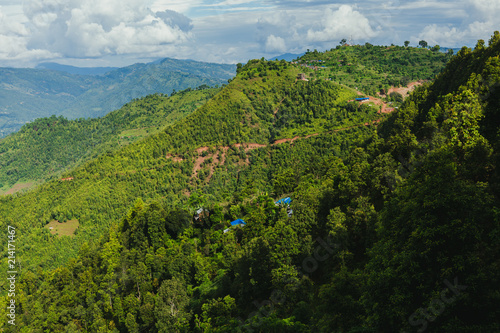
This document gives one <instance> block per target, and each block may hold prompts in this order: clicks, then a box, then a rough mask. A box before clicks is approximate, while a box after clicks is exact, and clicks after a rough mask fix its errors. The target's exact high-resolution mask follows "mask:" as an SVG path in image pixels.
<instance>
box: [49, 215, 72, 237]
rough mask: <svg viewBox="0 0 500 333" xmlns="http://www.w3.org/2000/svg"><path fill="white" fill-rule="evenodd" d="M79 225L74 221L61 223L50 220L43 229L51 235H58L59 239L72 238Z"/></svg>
mask: <svg viewBox="0 0 500 333" xmlns="http://www.w3.org/2000/svg"><path fill="white" fill-rule="evenodd" d="M79 225H80V223H79V222H78V220H76V219H74V220H68V221H66V222H63V223H61V222H59V221H58V220H52V221H50V222H49V223H48V224H47V225H46V226H45V227H44V228H47V229H49V230H50V233H51V234H52V235H58V236H59V237H61V236H70V237H72V236H73V235H74V234H75V231H76V229H78V226H79Z"/></svg>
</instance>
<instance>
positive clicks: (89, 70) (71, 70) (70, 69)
mask: <svg viewBox="0 0 500 333" xmlns="http://www.w3.org/2000/svg"><path fill="white" fill-rule="evenodd" d="M35 68H36V69H51V70H54V71H60V72H65V73H68V74H77V75H102V74H105V73H107V72H110V71H112V70H115V69H118V68H119V67H76V66H69V65H61V64H58V63H55V62H43V63H41V64H38V66H36V67H35Z"/></svg>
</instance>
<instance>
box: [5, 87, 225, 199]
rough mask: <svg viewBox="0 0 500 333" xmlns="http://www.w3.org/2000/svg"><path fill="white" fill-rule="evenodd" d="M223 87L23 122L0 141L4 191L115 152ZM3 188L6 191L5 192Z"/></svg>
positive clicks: (160, 126)
mask: <svg viewBox="0 0 500 333" xmlns="http://www.w3.org/2000/svg"><path fill="white" fill-rule="evenodd" d="M217 91H218V89H214V88H211V89H209V87H208V86H201V87H199V88H198V89H195V90H192V89H190V88H188V89H187V90H183V91H182V92H179V93H176V94H173V95H172V96H171V97H167V96H163V95H161V94H155V95H150V96H147V97H145V98H142V99H138V100H134V101H132V102H130V103H128V104H126V105H125V106H124V107H122V108H121V109H120V110H117V111H114V112H111V113H109V114H108V115H106V116H105V117H103V118H94V119H78V120H76V121H69V120H67V119H66V118H64V117H62V116H59V117H56V116H52V117H50V118H40V119H37V120H35V121H33V122H31V123H29V124H26V125H24V126H23V127H22V128H21V130H20V131H19V132H17V133H14V134H12V135H10V136H9V137H7V138H5V139H3V140H1V141H0V191H1V189H2V187H3V188H4V189H5V190H7V189H9V188H10V187H12V186H13V185H14V184H16V183H18V182H19V183H35V182H40V181H41V180H44V179H47V178H50V177H54V176H57V175H60V174H61V173H62V172H64V171H67V170H69V169H70V168H72V167H75V166H76V165H79V164H81V163H82V162H83V161H85V160H89V159H91V158H95V157H97V156H98V155H100V154H103V153H111V152H113V151H115V150H117V149H119V148H120V147H123V146H125V145H127V144H129V143H131V142H134V141H136V140H139V139H141V138H144V137H145V136H147V135H148V134H149V133H155V132H158V131H159V130H161V129H163V128H164V127H165V126H166V125H170V124H173V123H175V122H177V121H179V120H180V119H182V118H183V117H185V116H187V115H189V114H190V113H191V112H193V111H194V110H195V109H196V108H198V107H199V106H201V105H202V104H204V103H205V102H207V101H208V100H209V99H210V98H211V97H213V96H214V95H215V93H216V92H217ZM0 193H1V192H0Z"/></svg>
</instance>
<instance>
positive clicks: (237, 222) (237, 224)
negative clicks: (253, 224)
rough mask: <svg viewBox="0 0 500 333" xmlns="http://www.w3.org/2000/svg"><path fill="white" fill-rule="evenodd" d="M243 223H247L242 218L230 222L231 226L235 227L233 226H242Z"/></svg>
mask: <svg viewBox="0 0 500 333" xmlns="http://www.w3.org/2000/svg"><path fill="white" fill-rule="evenodd" d="M245 225H247V224H246V223H245V221H243V220H242V219H236V220H234V221H233V222H231V226H232V227H235V226H242V227H243V226H245Z"/></svg>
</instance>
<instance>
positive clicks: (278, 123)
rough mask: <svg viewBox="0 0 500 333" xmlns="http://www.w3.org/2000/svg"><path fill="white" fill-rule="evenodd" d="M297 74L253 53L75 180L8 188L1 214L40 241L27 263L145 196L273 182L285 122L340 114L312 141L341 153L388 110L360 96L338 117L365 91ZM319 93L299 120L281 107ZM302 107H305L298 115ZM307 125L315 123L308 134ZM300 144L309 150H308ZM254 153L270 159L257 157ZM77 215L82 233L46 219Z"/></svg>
mask: <svg viewBox="0 0 500 333" xmlns="http://www.w3.org/2000/svg"><path fill="white" fill-rule="evenodd" d="M263 70H265V71H266V76H262V77H260V76H259V71H260V73H263V72H262V71H263ZM254 76H255V77H254ZM250 77H251V78H250ZM295 77H296V69H295V68H293V67H289V66H288V65H287V64H286V63H281V64H280V63H277V62H270V63H266V62H261V61H256V62H251V63H250V64H249V65H247V67H246V68H245V71H244V72H243V73H242V74H241V75H239V77H238V78H237V79H235V80H233V81H232V82H231V83H230V84H229V85H228V86H227V87H226V88H224V89H223V90H222V91H220V92H219V93H218V94H217V95H215V96H214V97H213V98H212V99H211V100H210V101H209V102H208V103H206V104H205V105H204V106H202V107H201V108H199V109H198V110H197V111H196V112H194V113H192V114H191V115H189V116H187V117H186V118H183V119H181V120H180V121H178V122H177V123H176V124H175V126H169V127H167V128H166V129H165V130H164V131H162V132H160V133H158V134H155V135H151V136H149V137H147V138H145V139H144V140H141V141H139V142H136V143H133V144H129V145H128V146H125V147H123V148H121V149H120V150H118V151H116V152H115V153H109V154H105V155H101V156H99V157H98V158H97V159H95V160H93V161H91V162H88V163H85V164H84V165H83V166H81V167H79V168H77V169H76V170H73V171H71V172H69V173H66V174H64V175H63V176H61V178H64V179H69V180H67V181H57V180H54V181H50V182H47V183H45V184H43V185H41V186H40V187H39V188H38V189H36V190H34V191H32V192H29V193H26V194H24V195H22V196H19V197H9V196H7V197H4V198H1V199H0V203H1V204H0V215H1V216H2V218H1V221H2V222H3V223H13V222H14V221H16V222H15V223H16V225H18V226H19V228H20V229H22V230H25V234H24V235H23V236H20V237H21V238H23V239H24V240H23V242H21V243H23V244H25V245H21V247H22V248H24V247H25V246H27V247H30V246H29V245H28V244H37V246H36V248H31V249H30V250H29V251H28V252H29V253H30V255H29V257H31V259H28V257H25V260H26V262H25V265H26V267H28V266H29V267H32V266H33V265H40V266H42V267H50V266H54V265H58V263H61V262H63V261H65V260H67V258H70V257H71V256H73V255H74V253H75V252H74V251H76V250H77V249H78V247H79V246H80V245H81V244H82V243H83V242H84V241H86V240H89V239H92V238H95V237H99V236H100V235H101V234H102V232H103V231H104V230H106V229H107V228H108V227H109V225H110V224H111V223H112V222H113V221H117V220H118V219H119V218H120V217H121V216H122V214H123V213H124V212H125V210H126V209H127V207H128V206H129V204H130V202H133V201H134V200H135V198H137V197H143V198H145V199H146V198H157V199H159V200H162V201H164V202H169V205H170V206H176V205H179V204H180V203H185V202H186V200H187V196H186V195H189V193H190V192H193V191H196V190H201V189H204V191H206V192H207V193H209V194H210V198H211V200H212V201H215V200H218V201H223V200H227V199H230V198H231V197H232V196H233V193H237V192H240V191H242V190H245V189H246V190H249V188H248V187H253V188H252V191H253V192H256V191H264V190H271V191H272V190H273V188H272V184H273V180H272V178H271V179H270V177H273V176H272V174H273V173H269V174H266V173H265V172H264V169H262V167H264V166H263V165H262V164H263V163H264V164H268V166H267V167H264V168H270V169H275V168H277V169H279V170H281V169H283V170H282V172H286V168H284V165H282V166H280V165H275V164H274V163H273V162H272V160H269V156H268V152H267V150H271V151H273V150H276V153H279V154H283V153H285V152H284V151H282V150H280V149H279V146H280V145H270V144H272V143H273V142H274V140H275V137H273V135H272V132H276V131H277V129H278V130H279V129H287V128H295V127H296V126H298V125H297V124H298V123H300V124H304V126H306V127H307V126H308V124H314V123H315V122H316V121H317V120H319V119H323V118H325V117H327V118H326V119H329V118H330V117H332V116H333V118H332V119H331V120H330V121H331V122H332V123H331V124H330V125H329V127H328V129H327V130H326V131H325V132H324V133H317V134H318V135H316V136H314V137H312V138H311V142H312V144H313V145H314V142H317V143H316V144H319V146H318V148H317V149H320V147H321V144H320V142H324V140H327V142H328V140H329V141H330V143H329V144H328V147H325V148H324V149H326V150H327V151H330V152H331V153H333V152H334V151H336V153H335V154H340V153H341V151H342V148H341V146H340V145H341V142H343V141H350V140H353V139H354V138H356V136H359V137H360V138H361V137H362V136H363V135H365V134H363V133H366V132H370V130H369V128H368V127H366V128H365V126H364V124H365V123H366V122H368V121H370V120H372V119H375V118H377V117H380V116H381V115H377V111H378V108H370V107H365V106H363V107H362V106H358V107H359V108H358V107H353V108H354V112H352V115H347V116H346V117H345V119H342V120H341V121H336V120H335V119H336V118H337V117H336V115H337V114H338V115H339V118H342V117H341V115H344V114H345V113H346V112H345V107H346V106H347V105H348V104H349V103H348V102H347V100H349V99H351V98H352V97H353V96H355V93H354V92H352V91H350V90H348V89H346V88H342V87H339V86H337V85H335V84H332V83H330V82H322V81H318V82H316V83H310V85H312V87H313V88H306V86H307V85H308V83H305V82H296V80H295ZM311 92H314V94H312V93H311ZM308 93H311V96H309V95H307V94H308ZM312 95H316V96H318V98H327V97H328V100H329V102H328V103H327V104H325V106H324V107H318V108H317V110H316V111H315V112H314V113H312V114H309V111H307V110H303V111H302V112H305V113H304V117H303V119H301V120H300V122H299V121H298V120H295V121H294V122H290V125H287V124H288V123H287V122H286V121H285V119H289V118H290V115H288V114H287V112H282V113H280V112H279V111H278V112H276V114H275V110H276V109H280V108H281V107H283V108H284V110H285V111H286V110H287V109H288V108H285V105H288V104H290V105H293V103H295V102H297V101H298V100H296V99H298V98H300V100H302V99H304V98H312ZM320 96H323V97H320ZM285 101H289V103H288V104H287V103H285ZM332 107H335V108H333V109H332ZM332 112H333V113H332ZM300 115H301V113H300V112H297V116H300ZM352 125H356V126H357V127H356V126H354V127H353V128H352V129H351V130H347V129H346V132H349V133H352V134H350V135H351V137H349V138H348V139H347V137H342V138H341V137H340V135H339V134H338V133H337V132H335V129H342V128H343V127H346V126H347V127H352ZM301 126H302V125H301ZM311 128H313V127H311ZM307 133H308V131H307V130H306V131H305V132H304V134H307ZM355 133H357V134H355ZM257 147H262V148H259V149H257ZM312 151H313V150H311V151H310V152H309V153H312ZM298 153H299V152H297V153H296V154H298ZM300 154H302V156H301V159H306V156H304V154H303V153H300ZM207 155H209V156H211V157H209V158H208V159H210V160H211V161H208V159H207V161H205V160H203V161H201V162H200V158H203V157H205V156H207ZM215 155H217V157H216V156H215ZM252 156H253V157H252ZM258 156H260V157H258ZM253 158H263V159H264V160H267V162H258V163H257V162H255V163H252V162H251V161H252V160H253ZM202 164H203V165H202ZM197 165H198V166H197ZM196 166H197V167H196ZM304 167H306V166H304ZM254 177H258V182H259V185H258V186H257V184H256V183H254V184H253V185H252V184H251V183H252V179H253V181H257V179H254ZM285 187H286V185H285ZM14 216H17V217H16V218H14ZM73 218H76V219H77V220H79V222H80V228H79V229H78V232H77V233H76V234H75V236H74V238H73V239H67V238H64V237H63V238H61V239H57V238H54V237H51V236H49V232H48V230H46V229H44V228H43V227H44V226H45V225H46V224H47V223H48V222H49V221H51V220H53V219H56V220H59V221H63V220H70V219H73ZM49 240H50V241H49ZM49 248H50V250H49ZM56 257H57V259H56V261H54V260H55V258H56ZM35 258H36V259H35Z"/></svg>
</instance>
